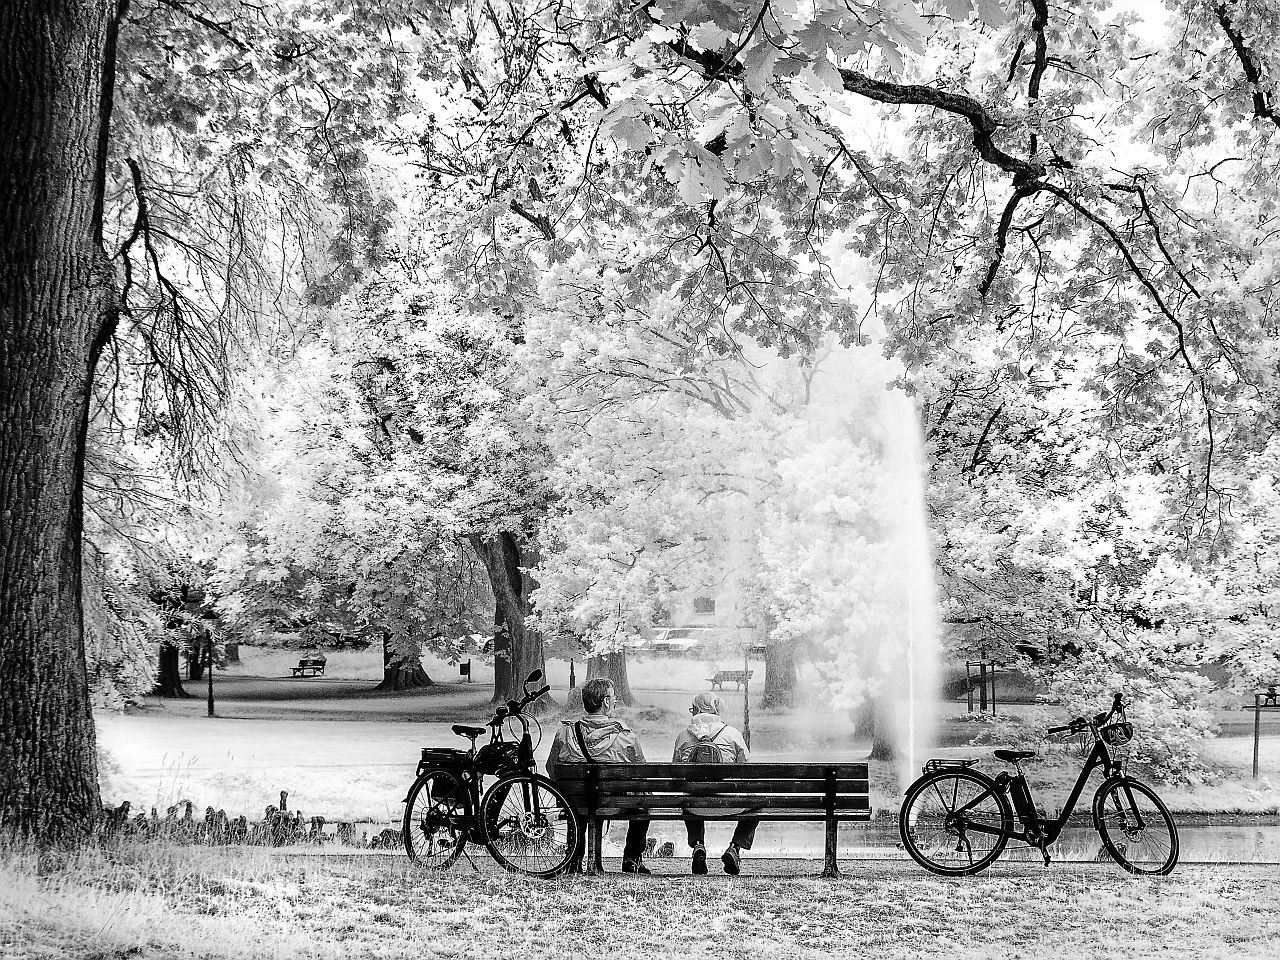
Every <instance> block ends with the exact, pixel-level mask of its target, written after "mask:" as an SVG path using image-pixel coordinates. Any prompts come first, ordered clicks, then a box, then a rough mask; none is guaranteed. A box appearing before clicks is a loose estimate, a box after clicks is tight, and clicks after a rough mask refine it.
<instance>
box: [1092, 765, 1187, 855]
mask: <svg viewBox="0 0 1280 960" xmlns="http://www.w3.org/2000/svg"><path fill="white" fill-rule="evenodd" d="M1095 810H1096V816H1097V824H1096V825H1097V828H1098V832H1099V834H1100V835H1101V837H1102V842H1103V846H1104V847H1105V848H1106V850H1107V852H1108V853H1110V854H1111V856H1112V857H1113V858H1114V859H1115V860H1116V861H1117V862H1118V863H1119V864H1120V865H1121V866H1123V867H1124V868H1125V869H1126V870H1129V871H1130V872H1132V873H1139V874H1164V873H1168V872H1169V871H1170V870H1172V869H1173V866H1174V864H1175V863H1177V859H1178V838H1177V828H1176V827H1175V826H1174V824H1173V821H1172V819H1171V818H1170V817H1169V815H1168V811H1167V810H1165V809H1164V807H1163V805H1162V804H1161V803H1160V801H1159V798H1158V797H1156V795H1155V794H1154V793H1153V792H1152V791H1151V790H1150V789H1149V788H1147V787H1145V786H1143V785H1142V784H1140V783H1138V782H1137V781H1132V780H1128V779H1126V780H1122V781H1117V782H1116V783H1113V784H1111V785H1109V786H1108V787H1107V788H1106V791H1105V793H1104V794H1102V795H1101V796H1100V797H1099V798H1098V802H1097V804H1096V807H1095Z"/></svg>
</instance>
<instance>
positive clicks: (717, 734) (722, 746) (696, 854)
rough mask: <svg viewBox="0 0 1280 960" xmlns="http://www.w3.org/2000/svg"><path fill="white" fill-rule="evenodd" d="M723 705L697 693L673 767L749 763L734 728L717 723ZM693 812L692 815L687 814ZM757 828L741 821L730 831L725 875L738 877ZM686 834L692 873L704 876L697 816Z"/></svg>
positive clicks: (703, 830) (703, 827) (703, 832)
mask: <svg viewBox="0 0 1280 960" xmlns="http://www.w3.org/2000/svg"><path fill="white" fill-rule="evenodd" d="M723 706H724V701H723V700H721V699H720V698H719V697H717V696H716V695H715V694H714V693H700V694H698V695H697V696H696V697H694V698H693V705H692V706H690V707H689V712H690V713H691V714H693V719H692V720H690V721H689V726H688V727H687V728H686V729H684V730H681V731H680V734H679V736H677V737H676V747H675V753H674V754H673V756H672V757H671V759H672V762H674V763H746V762H747V761H748V760H750V759H751V753H750V751H749V750H747V742H746V741H745V740H743V739H742V734H741V733H739V732H738V730H737V728H735V727H731V726H729V724H727V723H725V722H724V721H723V720H721V719H720V708H721V707H723ZM689 812H692V811H689ZM759 825H760V820H759V818H757V817H742V818H741V819H739V820H738V825H737V827H735V828H734V831H733V839H732V840H730V841H729V846H727V847H726V848H725V851H724V853H723V854H722V855H721V857H720V859H721V861H722V862H723V863H724V872H725V873H728V874H731V875H732V876H735V877H736V876H737V875H738V870H739V863H740V861H741V860H742V851H743V850H750V849H751V844H752V842H753V841H754V840H755V837H756V827H758V826H759ZM684 826H685V831H686V832H687V833H688V835H689V847H690V849H692V850H693V872H694V873H697V874H702V873H706V872H707V845H706V837H707V824H706V821H705V820H703V819H701V818H700V817H696V816H688V817H685V818H684Z"/></svg>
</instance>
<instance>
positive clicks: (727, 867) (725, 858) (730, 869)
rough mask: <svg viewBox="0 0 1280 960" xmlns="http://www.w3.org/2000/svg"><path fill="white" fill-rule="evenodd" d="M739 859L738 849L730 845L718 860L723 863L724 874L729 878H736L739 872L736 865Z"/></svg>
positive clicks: (740, 857)
mask: <svg viewBox="0 0 1280 960" xmlns="http://www.w3.org/2000/svg"><path fill="white" fill-rule="evenodd" d="M741 859H742V855H741V854H739V853H738V848H737V847H735V846H734V845H733V844H732V843H731V844H729V846H727V847H726V848H725V851H724V853H723V854H722V855H721V857H720V860H721V861H722V862H723V863H724V872H725V873H727V874H729V875H730V876H731V877H736V876H737V875H738V870H739V866H738V864H739V861H741Z"/></svg>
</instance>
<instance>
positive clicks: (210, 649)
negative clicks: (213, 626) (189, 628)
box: [204, 630, 213, 717]
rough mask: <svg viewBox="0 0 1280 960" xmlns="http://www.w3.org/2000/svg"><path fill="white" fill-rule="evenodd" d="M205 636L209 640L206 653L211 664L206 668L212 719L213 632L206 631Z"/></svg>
mask: <svg viewBox="0 0 1280 960" xmlns="http://www.w3.org/2000/svg"><path fill="white" fill-rule="evenodd" d="M204 635H205V637H207V638H208V640H207V645H206V651H207V654H208V658H209V662H208V663H207V664H206V665H205V667H206V669H207V670H208V671H209V716H211V717H212V716H213V631H212V630H206V631H205V634H204Z"/></svg>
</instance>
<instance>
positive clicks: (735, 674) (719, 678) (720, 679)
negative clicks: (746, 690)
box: [707, 670, 751, 690]
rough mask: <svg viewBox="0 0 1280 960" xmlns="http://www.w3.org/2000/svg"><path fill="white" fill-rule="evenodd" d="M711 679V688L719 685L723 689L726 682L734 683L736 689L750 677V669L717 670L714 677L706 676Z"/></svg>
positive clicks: (740, 687)
mask: <svg viewBox="0 0 1280 960" xmlns="http://www.w3.org/2000/svg"><path fill="white" fill-rule="evenodd" d="M707 679H708V680H710V681H711V689H712V690H714V689H716V688H717V687H719V688H720V689H721V690H723V689H724V685H725V684H726V683H730V682H732V683H736V684H737V685H738V689H739V690H741V689H742V685H743V684H744V683H746V682H747V681H748V680H750V679H751V671H750V670H717V671H716V675H715V676H714V677H707Z"/></svg>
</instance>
